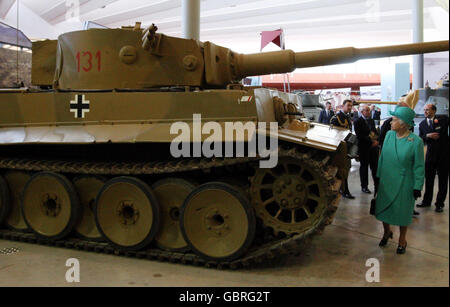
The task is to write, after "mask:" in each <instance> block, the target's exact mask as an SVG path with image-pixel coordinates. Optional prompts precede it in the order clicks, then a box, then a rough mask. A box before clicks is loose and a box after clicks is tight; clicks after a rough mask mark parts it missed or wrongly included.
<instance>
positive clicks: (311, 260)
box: [0, 164, 449, 287]
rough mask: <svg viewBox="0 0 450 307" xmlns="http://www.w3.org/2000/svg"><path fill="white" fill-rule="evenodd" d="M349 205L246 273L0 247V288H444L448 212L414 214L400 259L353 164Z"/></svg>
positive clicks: (22, 245)
mask: <svg viewBox="0 0 450 307" xmlns="http://www.w3.org/2000/svg"><path fill="white" fill-rule="evenodd" d="M349 182H350V185H351V186H353V188H351V192H352V193H353V194H354V195H355V196H356V199H355V200H347V199H343V200H342V201H341V204H340V208H339V210H338V212H337V214H336V218H335V221H334V223H333V224H332V225H330V226H328V227H327V228H326V230H325V231H324V233H323V234H322V235H321V236H318V237H316V238H315V239H314V240H313V242H312V244H311V246H309V247H308V248H307V249H306V250H305V251H304V253H303V254H302V255H301V256H298V257H293V256H290V257H286V258H283V259H280V260H277V261H276V263H271V264H270V265H263V266H259V267H256V268H253V269H249V270H239V271H217V270H214V269H206V268H199V267H193V266H184V265H181V264H171V263H161V262H157V261H148V260H141V259H133V258H126V257H117V256H112V255H101V254H96V253H90V252H83V251H77V250H69V249H62V248H55V247H46V246H39V245H33V244H26V243H19V242H10V241H4V240H0V250H1V249H3V248H7V247H16V248H19V249H20V251H19V252H18V253H15V254H11V255H1V254H0V286H180V287H183V286H193V287H203V286H218V287H221V286H244V287H247V286H251V287H265V286H275V287H278V286H446V287H448V286H449V211H448V198H447V200H446V207H445V210H444V213H442V214H437V213H435V212H434V210H433V209H432V208H430V209H419V211H420V212H421V215H420V216H419V217H418V218H415V219H414V221H413V224H412V225H411V226H410V228H409V232H408V236H407V240H408V248H407V253H406V254H405V255H397V254H396V253H395V250H396V247H397V239H398V233H399V231H398V228H395V229H394V236H395V237H394V240H392V241H390V243H389V244H388V246H387V247H385V248H384V249H381V248H379V247H378V242H379V240H380V238H381V236H382V226H381V223H379V222H378V221H376V220H375V218H374V217H372V216H370V215H369V214H368V211H369V202H370V199H371V196H370V195H366V194H364V195H362V194H361V193H360V188H359V175H358V164H355V165H353V167H352V172H351V176H350V180H349ZM68 258H77V259H78V260H79V262H80V278H81V282H80V283H77V284H69V283H67V282H66V280H65V274H66V270H67V269H68V268H67V267H66V266H65V264H66V260H67V259H68ZM369 258H376V259H378V261H379V262H380V282H379V283H368V282H366V278H365V276H366V272H367V270H368V269H369V268H368V267H366V266H365V264H366V261H367V259H369Z"/></svg>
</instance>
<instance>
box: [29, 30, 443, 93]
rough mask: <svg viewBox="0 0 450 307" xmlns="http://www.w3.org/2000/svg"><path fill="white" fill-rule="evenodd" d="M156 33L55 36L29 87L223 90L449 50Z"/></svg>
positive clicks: (37, 58)
mask: <svg viewBox="0 0 450 307" xmlns="http://www.w3.org/2000/svg"><path fill="white" fill-rule="evenodd" d="M156 30H157V27H156V26H154V25H152V26H150V27H149V28H147V29H146V30H145V31H144V30H142V29H141V28H140V27H134V28H132V27H127V28H122V29H91V30H88V31H76V32H69V33H65V34H62V35H61V36H60V37H59V38H58V44H57V48H56V50H54V54H48V53H49V48H43V46H42V44H43V43H42V42H39V43H36V44H35V47H39V48H35V51H36V52H34V53H33V57H34V60H33V67H35V69H33V84H35V85H42V84H46V83H49V82H48V80H53V85H54V86H55V87H57V88H60V89H113V88H128V89H145V88H152V87H163V86H193V87H211V88H217V87H219V88H224V87H225V86H226V85H228V84H230V83H236V82H239V81H240V80H241V79H242V78H244V77H247V76H256V75H265V74H272V73H287V72H291V71H293V70H294V69H296V68H304V67H314V66H323V65H333V64H342V63H351V62H355V61H357V60H360V59H369V58H379V57H387V56H400V55H409V54H418V53H428V52H438V51H445V50H448V48H449V46H448V41H440V42H431V43H416V44H406V45H398V46H385V47H375V48H362V49H358V48H352V47H348V48H337V49H328V50H320V51H309V52H298V53H295V52H294V51H292V50H282V51H275V52H265V53H257V54H240V53H236V52H233V51H232V50H230V49H228V48H224V47H221V46H218V45H215V44H213V43H211V42H200V41H196V40H192V39H182V38H176V37H170V36H166V35H164V34H159V33H156ZM48 45H49V46H55V43H54V41H49V42H48ZM42 52H45V53H46V54H45V55H42ZM54 58H56V63H55V66H54V67H49V65H53V62H51V61H48V60H47V61H43V59H54ZM42 66H44V67H42ZM37 67H40V69H39V70H38V69H37ZM52 68H53V69H52ZM53 72H55V73H54V75H53ZM37 74H39V75H37ZM49 85H50V84H49Z"/></svg>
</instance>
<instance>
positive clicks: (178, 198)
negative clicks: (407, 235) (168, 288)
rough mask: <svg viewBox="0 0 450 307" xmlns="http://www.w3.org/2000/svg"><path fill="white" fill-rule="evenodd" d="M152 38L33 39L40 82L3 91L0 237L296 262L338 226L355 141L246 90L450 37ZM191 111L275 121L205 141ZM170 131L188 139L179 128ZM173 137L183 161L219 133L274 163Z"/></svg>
mask: <svg viewBox="0 0 450 307" xmlns="http://www.w3.org/2000/svg"><path fill="white" fill-rule="evenodd" d="M156 30H157V28H156V27H155V26H154V25H152V26H151V27H149V28H147V29H145V30H143V29H141V28H140V26H139V25H137V26H135V27H126V28H122V29H91V30H87V31H77V32H70V33H65V34H63V35H61V36H60V37H59V38H58V40H57V41H49V40H47V41H40V42H36V43H34V44H33V56H32V83H33V85H34V87H33V88H21V89H14V90H11V89H4V90H0V104H1V106H2V112H0V171H1V173H0V222H1V223H2V230H0V236H1V237H2V238H5V239H13V240H22V241H26V242H34V243H42V244H48V245H55V246H62V247H71V248H81V249H86V250H93V251H97V252H106V253H115V254H125V255H130V256H136V257H141V258H143V257H145V258H150V259H160V260H167V261H173V262H182V263H194V264H204V265H206V266H211V267H230V268H238V267H240V266H246V265H249V264H251V263H253V262H261V261H265V260H266V259H271V258H273V257H276V256H277V255H279V254H285V253H287V252H294V253H297V252H298V251H301V249H302V246H303V244H304V243H305V242H307V241H308V239H309V238H311V237H312V235H314V234H315V233H319V232H321V231H322V230H323V229H324V227H325V226H326V225H328V224H330V223H331V222H332V219H333V215H334V213H335V212H336V210H337V207H338V203H339V193H338V191H339V187H340V184H341V180H342V179H343V178H345V177H346V176H347V174H348V171H349V169H348V157H347V153H346V151H347V143H346V139H347V138H348V136H349V135H350V131H348V130H345V129H340V128H330V127H329V126H325V125H321V124H316V123H315V124H311V123H309V122H308V121H306V120H304V119H302V118H301V117H300V116H299V114H301V110H300V109H299V106H300V103H299V101H298V96H297V95H294V94H289V93H282V92H279V91H276V90H272V89H267V88H262V87H258V88H256V87H253V88H245V87H243V86H242V85H241V84H240V83H239V82H240V80H241V79H242V78H244V77H246V76H253V75H263V74H269V73H283V72H289V71H292V70H294V69H295V68H297V67H311V66H320V65H329V64H338V63H345V62H353V61H355V60H358V59H361V58H374V57H384V56H395V55H405V54H415V53H424V52H436V51H442V50H448V42H447V41H446V42H437V43H423V44H412V45H402V46H390V47H383V48H368V49H354V48H341V49H333V50H323V51H314V52H301V53H294V52H293V51H290V50H285V51H278V52H270V53H259V54H239V53H235V52H233V51H231V50H230V49H227V48H224V47H221V46H217V45H215V44H213V43H211V42H200V41H196V40H188V39H181V38H175V37H169V36H165V35H163V34H159V33H156ZM195 114H198V115H201V118H202V120H204V121H209V122H214V123H216V124H217V125H218V126H219V127H226V125H227V124H228V123H232V124H236V126H235V127H239V123H241V124H242V125H244V123H254V124H255V127H256V123H267V124H269V123H277V124H276V127H275V128H276V129H268V126H269V125H266V127H264V126H259V125H258V126H257V127H258V128H257V130H256V131H255V133H254V134H252V133H250V131H247V132H246V133H243V132H242V131H241V130H240V129H238V128H236V130H235V131H234V133H233V134H232V135H231V136H230V135H228V137H227V136H226V135H225V139H224V140H222V139H223V138H222V136H223V135H222V134H219V135H213V133H211V130H208V131H209V133H203V131H202V133H201V134H200V135H199V134H198V133H196V132H195V131H197V130H195V128H196V125H198V122H196V119H195V116H194V115H195ZM176 122H177V123H178V122H182V123H184V124H185V126H184V127H187V128H189V131H190V133H188V134H187V135H185V134H183V135H177V134H176V133H175V134H174V133H173V131H171V127H173V124H174V123H176ZM217 125H216V127H217ZM241 127H242V126H241ZM244 127H245V126H244ZM261 127H262V128H261ZM241 132H242V133H241ZM175 138H178V141H181V144H184V145H187V146H188V152H194V149H195V148H196V146H198V145H199V144H200V145H201V143H202V142H203V144H205V142H206V141H207V140H209V141H211V139H215V140H217V141H218V142H219V141H220V142H219V143H218V144H222V145H224V147H226V145H227V144H230V143H231V144H234V145H235V146H236V150H235V151H234V149H233V152H238V150H237V148H238V146H239V144H241V145H242V144H244V145H248V144H250V143H251V142H252V140H254V138H258V139H261V140H265V141H267V144H269V143H270V141H273V140H276V142H277V147H276V148H275V151H274V152H276V153H277V154H278V156H277V159H278V160H277V161H278V163H277V164H276V166H275V167H274V168H262V167H260V163H261V162H263V161H266V159H265V157H267V155H266V156H264V155H262V154H260V153H259V152H258V154H254V155H252V154H251V153H250V152H246V153H245V154H244V155H240V156H239V155H238V156H237V157H221V156H222V155H220V154H219V155H216V156H213V157H207V156H206V155H203V156H202V155H200V156H196V155H194V156H193V157H189V156H188V155H186V156H180V157H175V156H174V155H173V154H171V153H172V151H171V144H172V141H173V140H174V139H175ZM197 148H198V147H197ZM232 148H234V147H232ZM269 158H270V157H269Z"/></svg>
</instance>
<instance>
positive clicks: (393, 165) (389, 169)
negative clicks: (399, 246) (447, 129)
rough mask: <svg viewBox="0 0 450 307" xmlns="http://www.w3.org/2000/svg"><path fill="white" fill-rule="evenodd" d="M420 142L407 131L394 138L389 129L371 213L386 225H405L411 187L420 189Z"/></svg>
mask: <svg viewBox="0 0 450 307" xmlns="http://www.w3.org/2000/svg"><path fill="white" fill-rule="evenodd" d="M423 147H424V146H423V141H422V139H421V138H420V137H418V136H417V135H415V134H414V133H411V134H410V135H409V136H407V137H405V138H402V139H397V134H396V132H395V131H389V132H388V133H387V134H386V138H385V140H384V143H383V150H382V152H381V155H380V159H379V161H378V170H377V177H378V178H380V184H379V188H378V195H377V202H376V207H375V215H376V217H377V219H378V220H380V221H383V222H385V223H387V224H390V225H398V226H408V225H409V224H411V222H412V216H413V211H414V190H419V191H421V190H422V187H423V182H424V175H425V162H424V152H423Z"/></svg>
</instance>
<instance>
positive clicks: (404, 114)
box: [389, 107, 416, 127]
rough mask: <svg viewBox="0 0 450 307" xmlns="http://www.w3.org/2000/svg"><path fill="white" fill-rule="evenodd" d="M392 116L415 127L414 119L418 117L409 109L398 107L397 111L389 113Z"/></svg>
mask: <svg viewBox="0 0 450 307" xmlns="http://www.w3.org/2000/svg"><path fill="white" fill-rule="evenodd" d="M389 113H390V114H391V115H392V116H395V117H398V118H400V119H401V120H402V121H403V122H404V123H405V124H407V125H410V126H411V127H414V126H415V125H416V124H414V117H416V112H414V111H413V110H412V109H410V108H407V107H397V108H395V111H394V112H392V111H389Z"/></svg>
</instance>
